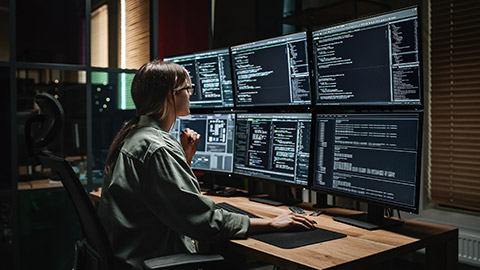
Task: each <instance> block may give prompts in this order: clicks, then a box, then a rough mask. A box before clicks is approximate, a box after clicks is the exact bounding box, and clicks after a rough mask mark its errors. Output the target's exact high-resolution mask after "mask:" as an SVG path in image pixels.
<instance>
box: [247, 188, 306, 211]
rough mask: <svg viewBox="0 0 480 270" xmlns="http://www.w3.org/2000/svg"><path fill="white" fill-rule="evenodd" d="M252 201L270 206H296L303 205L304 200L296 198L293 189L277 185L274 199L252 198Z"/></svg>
mask: <svg viewBox="0 0 480 270" xmlns="http://www.w3.org/2000/svg"><path fill="white" fill-rule="evenodd" d="M248 199H249V200H250V201H254V202H259V203H264V204H268V205H274V206H280V205H295V204H297V203H301V202H302V199H301V198H300V199H299V198H296V197H295V196H294V195H293V193H292V190H291V187H287V186H282V185H276V187H275V196H273V197H250V198H248Z"/></svg>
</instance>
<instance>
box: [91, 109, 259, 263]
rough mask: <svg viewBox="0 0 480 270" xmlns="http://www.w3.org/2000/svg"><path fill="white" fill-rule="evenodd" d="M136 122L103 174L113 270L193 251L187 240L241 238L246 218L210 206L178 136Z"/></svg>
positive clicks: (144, 120) (143, 120) (103, 211)
mask: <svg viewBox="0 0 480 270" xmlns="http://www.w3.org/2000/svg"><path fill="white" fill-rule="evenodd" d="M138 125H139V128H138V129H135V130H134V131H133V132H130V133H131V134H129V135H128V136H127V139H126V141H125V144H124V145H123V147H122V149H121V151H120V154H119V156H118V158H117V161H116V163H115V166H114V168H113V173H112V174H111V177H108V176H107V177H105V182H104V184H103V188H102V198H101V201H100V206H99V209H98V212H99V216H100V219H101V221H102V223H103V225H104V227H105V231H106V232H107V235H108V238H109V240H110V243H111V245H112V249H113V253H114V256H115V264H116V265H115V269H142V262H143V260H145V259H149V258H154V257H158V256H162V255H169V254H174V253H189V252H190V253H194V252H196V248H195V243H194V242H193V239H195V240H199V241H205V240H211V239H217V238H222V237H225V238H229V237H243V236H244V235H245V234H246V232H247V229H248V226H249V222H250V221H249V218H248V217H247V216H244V215H239V214H234V213H229V212H226V211H223V210H214V202H213V201H212V200H211V199H209V198H207V197H205V196H203V195H201V194H200V186H199V184H198V181H197V179H196V177H195V175H194V174H193V172H192V169H191V168H190V166H189V165H188V164H187V160H186V158H185V153H184V151H183V148H182V146H181V144H180V143H179V142H178V140H176V139H175V138H173V137H172V136H171V135H170V134H169V133H168V132H167V131H166V130H165V129H163V128H162V127H161V126H160V125H159V124H158V122H157V121H155V120H154V119H153V118H151V117H149V116H141V117H140V121H139V123H138Z"/></svg>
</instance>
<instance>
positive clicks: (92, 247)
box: [39, 153, 113, 270]
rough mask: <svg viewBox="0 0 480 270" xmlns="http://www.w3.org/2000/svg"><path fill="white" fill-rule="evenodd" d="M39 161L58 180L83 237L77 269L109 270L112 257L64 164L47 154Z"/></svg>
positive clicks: (86, 200)
mask: <svg viewBox="0 0 480 270" xmlns="http://www.w3.org/2000/svg"><path fill="white" fill-rule="evenodd" d="M39 159H40V162H41V164H42V165H43V166H44V167H48V168H51V169H52V170H53V171H54V172H55V173H56V174H57V176H58V177H59V178H60V179H61V181H62V184H63V187H64V188H65V190H66V191H67V193H68V196H69V197H70V199H71V200H72V202H73V205H74V208H75V210H76V212H77V216H78V218H79V221H80V225H81V227H82V230H83V234H84V237H85V239H84V240H83V243H81V244H80V246H78V245H77V254H76V256H77V258H76V260H77V261H76V265H77V269H89V270H90V269H99V270H100V269H101V270H107V269H113V268H112V263H113V254H112V250H111V247H110V242H109V240H108V238H107V235H106V233H105V230H104V228H103V225H102V223H101V221H100V219H99V218H98V215H97V212H96V210H95V208H94V207H93V204H92V203H91V201H90V199H89V198H88V195H87V193H86V191H85V188H84V187H83V185H82V184H81V182H80V181H79V179H78V177H77V175H76V174H75V172H74V171H73V169H72V167H71V166H70V164H69V163H68V161H67V160H65V159H63V158H60V157H57V156H54V155H50V154H48V153H47V154H44V153H40V154H39ZM78 249H83V250H78Z"/></svg>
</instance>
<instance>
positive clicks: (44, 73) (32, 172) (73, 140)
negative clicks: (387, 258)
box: [17, 69, 87, 187]
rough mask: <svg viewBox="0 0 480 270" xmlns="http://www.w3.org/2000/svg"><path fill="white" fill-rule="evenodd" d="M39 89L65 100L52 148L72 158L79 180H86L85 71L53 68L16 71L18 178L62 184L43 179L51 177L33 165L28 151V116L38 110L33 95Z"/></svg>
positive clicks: (67, 157)
mask: <svg viewBox="0 0 480 270" xmlns="http://www.w3.org/2000/svg"><path fill="white" fill-rule="evenodd" d="M38 93H50V94H52V95H53V96H55V98H57V99H58V100H59V101H60V104H62V107H63V110H64V113H65V121H64V124H63V128H62V130H61V132H60V134H59V135H58V138H57V139H56V140H55V142H54V143H52V145H51V146H49V150H50V151H52V152H53V153H54V154H56V155H59V156H62V157H64V158H66V159H67V160H70V161H71V164H72V166H73V167H74V169H75V170H76V172H77V173H78V176H79V178H80V180H81V181H82V182H83V183H84V184H86V180H87V177H86V159H87V132H86V131H87V116H86V107H87V98H86V85H85V71H65V70H51V69H29V70H24V69H22V70H18V71H17V121H18V138H19V139H18V165H19V179H18V180H19V182H25V181H29V183H30V186H32V182H31V181H35V182H34V183H38V184H39V185H46V186H50V185H51V186H55V185H59V183H55V182H53V183H52V181H48V180H44V179H48V178H49V177H48V176H49V174H48V171H44V170H43V169H42V168H41V167H40V166H37V167H32V166H31V163H30V160H29V159H28V156H27V154H26V147H25V142H24V137H25V134H24V133H25V132H24V126H25V121H26V119H28V118H29V117H32V116H34V115H36V114H38V113H39V108H38V105H36V104H34V97H35V95H36V94H38ZM39 180H41V181H39ZM19 186H21V183H19ZM32 187H35V185H33V186H32ZM42 187H44V186H42Z"/></svg>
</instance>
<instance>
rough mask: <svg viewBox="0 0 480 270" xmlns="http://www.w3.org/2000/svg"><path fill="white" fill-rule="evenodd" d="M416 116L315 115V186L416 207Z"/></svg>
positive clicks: (417, 145) (417, 116)
mask: <svg viewBox="0 0 480 270" xmlns="http://www.w3.org/2000/svg"><path fill="white" fill-rule="evenodd" d="M419 117H420V116H419V114H418V113H409V114H359V115H355V114H323V115H322V114H320V115H317V119H316V129H317V130H316V131H317V133H316V134H317V135H316V137H317V138H316V145H315V163H314V164H315V167H314V181H313V185H314V187H315V188H317V189H322V190H325V191H335V192H337V193H341V194H347V195H350V196H354V197H360V198H364V199H370V200H375V201H381V202H384V203H393V204H395V205H397V206H403V207H414V206H415V205H416V204H415V200H416V196H417V195H418V194H416V192H417V185H418V181H419V179H418V175H419V174H418V159H419V151H418V149H419V125H420V118H419Z"/></svg>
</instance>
